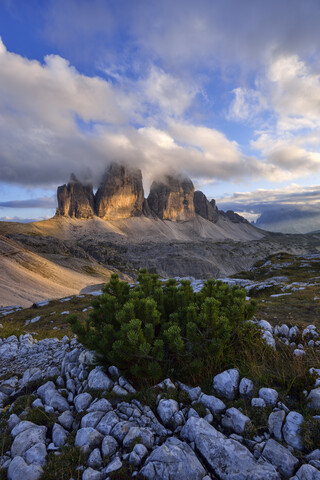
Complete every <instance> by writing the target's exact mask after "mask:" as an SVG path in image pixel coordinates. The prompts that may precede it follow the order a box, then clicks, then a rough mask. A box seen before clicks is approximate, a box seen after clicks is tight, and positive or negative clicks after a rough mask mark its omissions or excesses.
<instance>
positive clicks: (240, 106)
mask: <svg viewBox="0 0 320 480" xmlns="http://www.w3.org/2000/svg"><path fill="white" fill-rule="evenodd" d="M232 93H233V94H234V99H233V101H232V103H231V105H230V107H229V112H228V115H227V118H228V119H230V120H240V121H241V120H252V119H254V118H255V117H256V116H257V115H258V114H260V113H261V112H263V111H264V110H266V109H267V102H266V99H265V98H264V97H263V95H262V94H261V92H259V91H257V90H253V89H248V88H242V87H238V88H235V89H234V90H232Z"/></svg>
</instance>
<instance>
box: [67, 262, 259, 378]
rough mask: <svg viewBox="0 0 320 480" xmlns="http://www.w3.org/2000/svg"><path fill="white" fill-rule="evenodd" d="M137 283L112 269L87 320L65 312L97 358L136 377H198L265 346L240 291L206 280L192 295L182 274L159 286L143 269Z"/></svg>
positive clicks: (251, 309)
mask: <svg viewBox="0 0 320 480" xmlns="http://www.w3.org/2000/svg"><path fill="white" fill-rule="evenodd" d="M138 281H139V283H138V284H137V285H136V286H134V287H133V288H130V285H129V284H128V283H125V282H120V281H119V278H118V276H117V275H112V277H111V280H110V282H109V283H107V284H106V285H105V287H104V289H103V295H102V296H101V297H99V298H97V299H96V300H95V301H94V302H93V307H94V308H93V310H92V312H91V313H90V315H89V317H88V318H87V319H86V321H85V322H81V321H80V320H79V319H78V318H77V316H75V315H72V316H70V317H69V321H70V323H71V326H72V330H73V332H74V333H76V334H77V336H78V338H79V340H80V341H81V343H83V345H85V346H86V347H87V348H89V349H91V350H95V351H96V352H97V354H98V358H99V361H100V362H101V363H102V364H104V365H106V366H107V365H111V364H113V365H117V366H118V367H119V368H120V369H121V371H123V372H124V373H125V374H126V375H127V376H130V377H131V378H134V379H136V380H140V381H141V379H147V380H148V381H150V380H151V381H152V382H155V381H157V380H160V379H163V378H164V377H165V376H171V377H175V378H179V379H182V380H183V379H188V380H189V381H190V378H191V379H193V380H194V381H195V380H196V381H198V382H199V380H200V379H202V378H204V377H206V376H208V374H209V375H210V374H212V372H213V371H215V370H217V369H218V370H221V368H223V366H224V365H225V364H226V363H230V362H231V363H232V360H233V359H236V358H237V359H238V357H239V352H242V351H250V350H252V349H256V348H257V346H258V345H259V344H260V347H262V345H263V342H262V341H261V335H260V332H259V330H258V329H257V328H256V327H255V326H254V325H253V324H252V323H249V322H247V320H248V319H250V318H251V317H252V316H253V314H254V312H255V308H256V304H255V302H254V301H251V302H247V301H246V293H245V291H244V290H242V289H240V288H238V287H232V288H230V287H229V286H228V285H227V284H224V283H222V282H220V281H214V280H208V281H207V282H205V284H204V286H203V288H202V289H201V291H200V292H198V293H195V292H194V291H193V289H192V287H191V285H190V282H189V281H187V280H182V281H181V282H180V283H178V282H177V281H176V280H174V279H171V280H169V281H167V282H166V283H165V284H164V285H163V284H162V282H161V281H160V280H159V278H158V276H157V275H156V274H149V273H147V272H146V271H141V273H140V275H139V277H138Z"/></svg>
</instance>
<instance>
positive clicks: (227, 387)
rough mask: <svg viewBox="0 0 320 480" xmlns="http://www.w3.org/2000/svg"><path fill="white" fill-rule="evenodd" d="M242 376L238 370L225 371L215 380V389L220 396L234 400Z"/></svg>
mask: <svg viewBox="0 0 320 480" xmlns="http://www.w3.org/2000/svg"><path fill="white" fill-rule="evenodd" d="M239 381H240V374H239V372H238V370H237V369H236V368H232V369H230V370H225V371H224V372H222V373H219V374H218V375H216V376H215V377H214V379H213V388H214V389H215V391H216V392H217V394H218V395H220V396H222V397H223V398H227V399H228V400H234V399H235V398H236V396H237V394H238V387H239Z"/></svg>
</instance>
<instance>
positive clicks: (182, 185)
mask: <svg viewBox="0 0 320 480" xmlns="http://www.w3.org/2000/svg"><path fill="white" fill-rule="evenodd" d="M148 205H149V207H150V209H151V210H152V211H153V212H154V213H155V214H156V216H157V217H159V218H161V220H175V221H186V220H190V219H191V218H194V216H195V206H194V186H193V183H192V181H191V180H190V178H177V177H172V176H170V175H167V176H165V178H164V179H163V180H162V181H160V182H153V183H152V185H151V189H150V194H149V196H148Z"/></svg>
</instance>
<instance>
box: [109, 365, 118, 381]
mask: <svg viewBox="0 0 320 480" xmlns="http://www.w3.org/2000/svg"><path fill="white" fill-rule="evenodd" d="M108 372H109V373H110V375H111V376H112V377H117V378H119V377H120V372H119V369H118V368H117V367H115V366H114V365H112V366H111V367H109V368H108Z"/></svg>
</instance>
